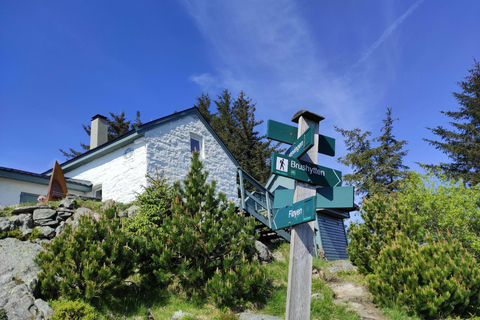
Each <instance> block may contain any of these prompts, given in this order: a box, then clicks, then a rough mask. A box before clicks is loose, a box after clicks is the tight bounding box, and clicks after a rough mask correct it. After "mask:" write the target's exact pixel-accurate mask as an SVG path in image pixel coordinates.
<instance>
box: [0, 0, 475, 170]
mask: <svg viewBox="0 0 480 320" xmlns="http://www.w3.org/2000/svg"><path fill="white" fill-rule="evenodd" d="M479 16H480V2H479V1H478V0H464V1H441V0H436V1H433V0H423V1H422V0H418V1H415V0H403V1H400V0H395V1H390V0H369V1H359V0H351V1H338V0H335V1H334V0H324V1H306V0H304V1H293V0H266V1H258V0H242V1H220V0H213V1H212V0H208V1H207V0H205V1H187V0H186V1H173V0H165V1H156V0H155V1H153V0H152V1H148V0H146V1H135V2H134V1H108V0H105V1H58V0H57V1H54V0H52V1H13V0H4V1H1V2H0V166H4V167H11V168H16V169H21V170H27V171H32V172H43V171H46V170H48V169H50V168H52V166H53V163H54V161H55V160H58V161H59V162H60V163H61V162H63V161H65V158H64V157H63V156H62V154H61V153H60V152H59V151H58V149H59V148H63V149H67V148H68V147H73V148H75V149H80V146H79V144H80V142H84V143H89V138H88V136H87V134H86V133H85V132H84V131H83V129H82V124H89V122H90V119H91V117H92V116H94V115H95V114H103V115H108V113H109V112H114V113H120V112H121V111H122V110H125V112H126V115H127V117H128V118H130V119H133V118H134V117H135V112H136V110H140V111H141V115H142V117H141V118H142V121H143V122H147V121H150V120H153V119H156V118H160V117H163V116H166V115H168V114H171V113H173V112H174V111H175V110H183V109H187V108H190V107H192V106H193V105H194V103H195V100H196V97H198V96H200V94H201V93H202V92H208V93H209V94H210V95H211V96H212V97H216V96H217V95H218V94H220V93H221V91H222V90H223V89H224V88H228V89H229V90H230V91H231V92H232V94H233V95H234V96H236V95H238V93H239V92H240V91H241V90H243V91H245V92H246V94H247V96H249V97H250V98H252V99H253V101H254V102H256V103H257V113H256V117H257V119H262V120H268V119H273V120H276V121H280V122H284V123H291V122H290V119H291V117H292V116H293V114H295V113H296V112H297V111H298V110H301V109H307V110H309V111H312V112H315V113H318V114H320V115H322V116H324V117H325V118H326V119H325V120H324V121H323V122H322V123H321V126H320V133H322V134H325V135H328V136H331V137H334V138H336V140H337V154H338V156H343V155H345V147H344V146H343V143H342V138H341V136H340V135H339V134H338V133H337V132H335V131H334V126H338V127H341V128H345V129H353V128H355V127H359V128H361V129H363V130H369V131H372V133H373V136H378V135H379V134H380V132H379V130H380V128H381V127H382V119H383V118H384V116H385V112H386V108H387V107H388V108H392V109H393V116H394V117H395V118H399V121H397V122H395V125H394V134H395V135H396V137H397V138H398V139H400V140H407V141H408V146H407V149H409V150H410V151H409V154H408V156H407V157H406V158H405V164H407V165H409V166H410V167H411V168H412V169H416V170H417V169H418V166H417V165H416V164H415V162H424V163H438V162H440V161H447V160H448V159H447V158H446V156H445V155H443V154H442V153H441V152H439V151H437V150H435V149H434V148H433V147H431V146H429V145H428V144H427V143H426V142H424V141H423V140H422V138H435V137H434V136H432V135H431V134H430V131H429V130H427V129H426V127H435V126H438V125H447V123H448V121H449V120H450V119H448V118H447V117H445V116H444V115H442V114H441V113H440V111H441V110H444V111H448V110H456V109H457V108H458V104H457V103H456V101H455V99H454V98H453V96H452V94H451V93H452V92H455V91H459V87H458V85H457V84H456V83H455V82H457V81H460V80H462V79H463V78H464V77H465V76H467V75H468V72H467V70H468V69H470V67H471V66H472V64H473V58H474V57H476V58H477V59H480V32H479V30H480V19H478V17H479ZM212 111H214V110H212ZM259 131H260V132H262V133H265V132H266V126H265V125H262V126H260V127H259ZM319 164H322V165H324V166H327V167H331V168H335V169H339V170H342V171H343V172H348V169H347V168H344V167H342V166H340V165H339V164H338V163H337V162H336V160H335V159H334V158H330V157H327V156H319Z"/></svg>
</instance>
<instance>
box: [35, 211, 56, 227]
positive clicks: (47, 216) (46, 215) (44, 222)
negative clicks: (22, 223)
mask: <svg viewBox="0 0 480 320" xmlns="http://www.w3.org/2000/svg"><path fill="white" fill-rule="evenodd" d="M56 217H57V211H56V210H54V209H36V210H35V211H33V222H34V224H35V226H57V225H58V222H57V220H56Z"/></svg>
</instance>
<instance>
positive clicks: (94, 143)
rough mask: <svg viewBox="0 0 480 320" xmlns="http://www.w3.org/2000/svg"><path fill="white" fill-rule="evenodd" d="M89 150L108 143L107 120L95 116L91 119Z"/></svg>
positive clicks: (100, 116)
mask: <svg viewBox="0 0 480 320" xmlns="http://www.w3.org/2000/svg"><path fill="white" fill-rule="evenodd" d="M90 127H91V128H90V129H91V130H90V150H92V149H95V148H96V147H99V146H101V145H102V144H104V143H107V142H108V120H107V118H106V117H104V116H102V115H99V114H97V115H96V116H94V117H93V118H92V124H91V125H90Z"/></svg>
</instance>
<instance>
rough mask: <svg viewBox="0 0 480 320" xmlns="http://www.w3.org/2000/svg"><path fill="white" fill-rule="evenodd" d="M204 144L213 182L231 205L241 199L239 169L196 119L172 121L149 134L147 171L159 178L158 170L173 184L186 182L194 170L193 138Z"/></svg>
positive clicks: (207, 164)
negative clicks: (191, 143)
mask: <svg viewBox="0 0 480 320" xmlns="http://www.w3.org/2000/svg"><path fill="white" fill-rule="evenodd" d="M192 135H193V136H194V137H195V138H197V137H198V136H199V137H201V138H202V140H203V150H202V152H201V158H202V161H203V163H204V167H205V169H206V170H208V171H209V172H210V173H209V178H208V179H209V180H208V181H209V182H211V180H212V179H215V180H216V181H217V192H218V191H221V192H223V193H225V194H226V195H227V198H229V199H230V200H231V201H235V200H237V198H238V192H237V183H236V166H235V164H234V163H233V162H232V160H231V159H230V158H229V157H228V156H227V154H226V153H225V151H224V150H223V149H222V147H221V146H220V144H219V143H218V142H217V140H215V138H214V137H213V136H212V135H211V134H210V132H209V131H208V129H207V128H206V127H205V125H204V124H203V123H202V121H201V120H200V119H199V118H198V117H197V116H195V115H190V116H186V117H183V118H180V119H178V120H176V121H170V122H168V123H166V124H164V125H161V126H159V127H157V128H155V129H153V130H150V131H147V132H146V133H145V138H146V140H147V163H148V164H147V171H148V173H149V174H150V175H152V176H155V174H156V170H157V169H158V171H159V172H161V171H162V170H163V171H164V172H165V177H167V178H169V179H170V180H171V181H172V182H173V181H176V180H183V179H184V178H185V177H186V175H187V172H188V170H189V169H190V158H191V152H190V137H191V136H192Z"/></svg>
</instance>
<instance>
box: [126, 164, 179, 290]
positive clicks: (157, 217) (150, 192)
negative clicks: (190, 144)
mask: <svg viewBox="0 0 480 320" xmlns="http://www.w3.org/2000/svg"><path fill="white" fill-rule="evenodd" d="M147 179H148V186H147V187H145V190H144V192H143V193H142V194H140V195H138V196H137V200H136V202H135V204H137V205H138V206H139V207H140V209H139V211H138V212H137V214H136V215H135V216H134V217H133V219H129V220H128V221H127V225H126V226H127V229H128V231H129V232H130V233H131V234H132V236H133V238H134V246H135V250H136V252H137V268H139V273H140V274H141V275H142V276H144V279H143V280H144V284H145V285H147V286H148V285H149V284H150V285H153V284H155V281H154V280H155V279H154V278H155V277H154V270H156V269H158V268H160V266H158V265H157V263H155V261H153V260H152V255H154V254H155V253H156V250H157V248H158V247H159V246H158V244H156V242H155V241H157V240H158V234H159V233H160V232H162V231H161V229H160V228H159V226H160V225H161V224H162V221H163V219H165V218H166V217H169V216H171V214H170V207H171V205H172V201H173V188H172V187H171V186H170V185H169V184H168V181H167V179H166V178H164V176H163V173H162V174H160V175H159V174H158V173H157V176H156V178H153V177H151V176H149V175H147Z"/></svg>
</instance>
